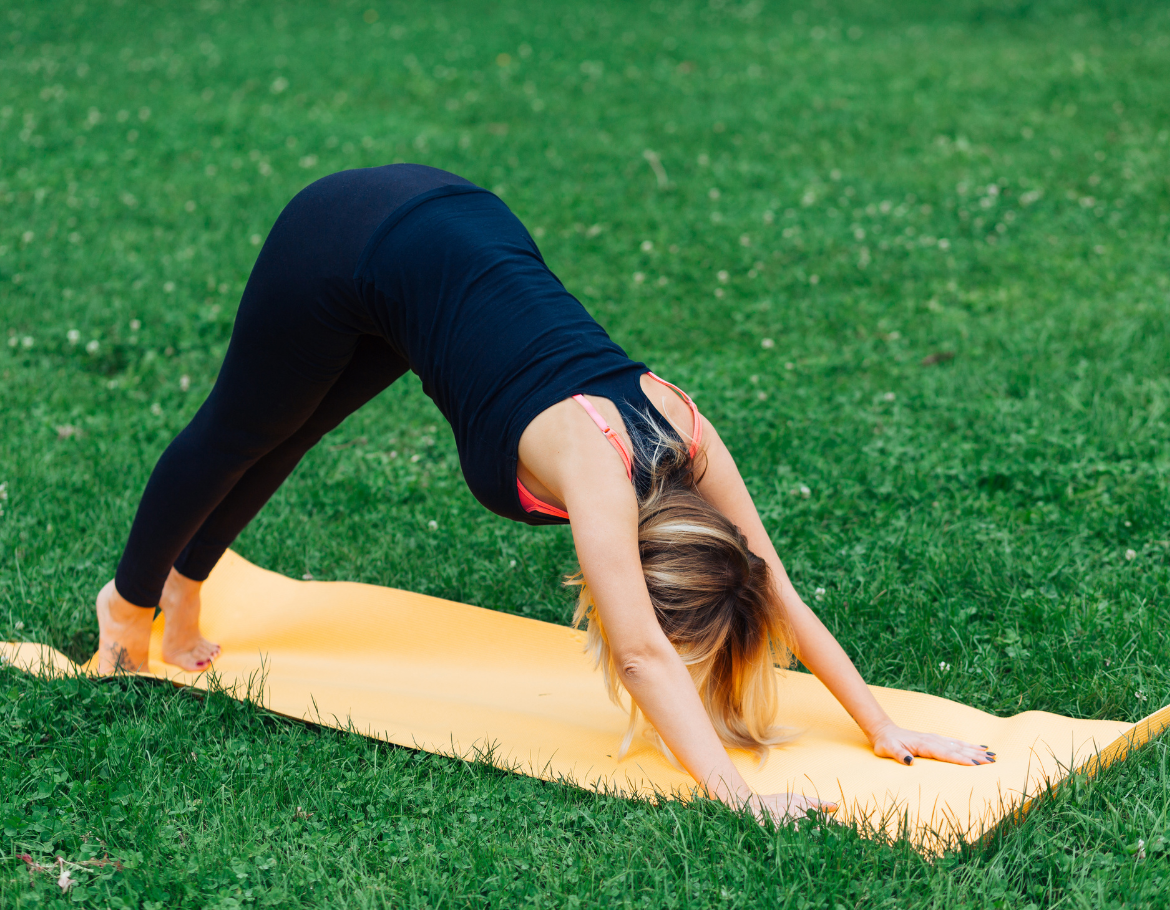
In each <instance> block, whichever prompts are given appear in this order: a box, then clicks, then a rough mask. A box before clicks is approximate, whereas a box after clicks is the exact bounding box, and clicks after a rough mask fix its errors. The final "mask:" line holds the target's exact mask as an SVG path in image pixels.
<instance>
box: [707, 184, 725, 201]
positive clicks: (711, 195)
mask: <svg viewBox="0 0 1170 910" xmlns="http://www.w3.org/2000/svg"><path fill="white" fill-rule="evenodd" d="M721 195H722V193H720V192H719V187H717V186H713V187H711V189H709V190H707V198H708V199H718V198H719V197H720V196H721Z"/></svg>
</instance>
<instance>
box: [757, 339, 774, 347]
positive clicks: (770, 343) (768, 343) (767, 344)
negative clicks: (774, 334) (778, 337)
mask: <svg viewBox="0 0 1170 910" xmlns="http://www.w3.org/2000/svg"><path fill="white" fill-rule="evenodd" d="M760 347H762V348H774V347H776V342H774V341H773V340H772V339H771V338H764V339H763V340H761V341H760Z"/></svg>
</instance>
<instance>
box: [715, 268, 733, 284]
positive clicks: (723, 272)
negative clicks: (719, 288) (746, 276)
mask: <svg viewBox="0 0 1170 910" xmlns="http://www.w3.org/2000/svg"><path fill="white" fill-rule="evenodd" d="M715 277H716V278H718V279H719V281H720V282H721V283H723V284H726V283H727V279H728V278H730V277H731V275H730V274H729V273H728V271H727V269H720V270H719V271H718V272H716V273H715Z"/></svg>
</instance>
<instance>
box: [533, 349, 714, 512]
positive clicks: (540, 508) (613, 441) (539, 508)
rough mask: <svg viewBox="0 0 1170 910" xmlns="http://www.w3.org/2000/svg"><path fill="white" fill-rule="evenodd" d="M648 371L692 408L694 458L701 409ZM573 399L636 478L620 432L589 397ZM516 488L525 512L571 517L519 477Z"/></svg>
mask: <svg viewBox="0 0 1170 910" xmlns="http://www.w3.org/2000/svg"><path fill="white" fill-rule="evenodd" d="M647 373H648V374H649V376H650V378H652V379H654V380H655V381H657V382H660V383H662V384H663V385H664V386H667V387H668V388H671V389H674V391H676V392H678V394H679V396H680V397H681V398H682V400H683V401H685V402H686V403H687V407H689V408H690V409H691V417H692V424H691V446H690V449H689V451H690V454H691V457H692V458H694V457H695V453H696V452H698V451H699V440H700V439H702V436H703V421H702V419H701V418H700V417H699V409H698V408H697V407H695V403H694V402H693V401H691V398H690V396H689V395H688V394H687V393H686V392H684V391H683V390H682V389H680V388H679V387H678V386H676V385H674V384H673V383H670V382H667V381H666V380H665V379H662V378H661V377H659V376H655V375H654V374H653V373H651V372H649V371H647ZM573 400H574V401H575V402H577V404H579V405H581V407H583V408H584V409H585V413H586V414H588V415H589V418H590V419H591V420H592V421H593V422H594V423H595V424H597V428H598V429H599V430H601V432H602V433H604V434H605V438H606V439H608V440H609V443H610V445H612V446H613V447H614V448H615V449H617V453H618V454H619V455H620V456H621V457H622V464H624V465H625V466H626V477H627V478H629V479H630V480H631V481H632V480H633V479H634V463H633V461H632V460H631V458H630V453H629V452H627V451H626V447H625V446H624V445H622V440H621V437H620V436H618V434H617V433H615V432H614V430H613V428H612V427H610V425H609V424H608V423H606V422H605V418H604V417H602V416H601V414H600V413H598V411H597V408H595V407H593V405H592V404H590V403H589V399H587V398H586V397H585V396H584V395H574V396H573ZM516 490H517V492H518V493H519V494H520V505H521V506H523V507H524V511H525V512H539V513H540V514H542V515H552V516H555V517H556V518H565V519H567V518H568V517H569V513H568V512H566V511H565V510H564V509H558V508H557V507H556V506H550V505H549V504H548V503H547V502H541V501H540V500H539V499H537V498H536V497H535V496H533V495H532V494H531V493H530V492H528V488H527V487H525V486H524V484H522V483H521V482H520V478H519V477H517V478H516Z"/></svg>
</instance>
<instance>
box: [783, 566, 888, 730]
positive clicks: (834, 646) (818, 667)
mask: <svg viewBox="0 0 1170 910" xmlns="http://www.w3.org/2000/svg"><path fill="white" fill-rule="evenodd" d="M777 563H779V558H777ZM773 574H774V575H777V576H778V578H777V587H778V588H779V589H780V597H781V600H782V601H783V603H784V607H785V610H786V612H787V613H788V620H789V622H790V623H791V624H792V631H793V634H794V636H795V638H796V641H795V642H794V644H795V647H796V658H797V659H798V660H799V661H800V662H801V663H802V664H804V665H805V666H806V667H808V669H809V670H810V671H811V672H812V673H813V675H814V676H816V678H817V679H819V680H820V681H821V682H822V683H824V684H825V688H827V689H828V690H829V691H830V692H832V693H833V696H834V697H835V698H836V699H837V701H839V702H840V703H841V704H842V706H843V707H844V708H845V710H846V711H848V712H849V714H850V716H851V717H852V718H853V719H854V720H855V721H856V722H857V725H858V726H859V727H861V729H862V732H864V733H865V735H866V736H867V737H868V738H869V739H870V741H871V742H872V741H873V740H874V739H875V737H876V734H877V733H878V732H879V731H880V730H881V729H882V728H884V727H886V726H888V725H889V724H890V723H892V721H891V720H890V716H889V715H888V714H887V713H886V712H885V710H884V709H883V708H882V706H881V705H879V704H878V703H877V699H875V698H874V697H873V693H872V692H871V691H870V690H869V686H867V685H866V684H865V680H863V679H862V678H861V674H860V673H859V672H857V668H856V667H855V666H854V665H853V661H852V660H850V659H849V655H848V654H846V653H845V649H844V648H842V647H841V645H840V644H839V643H838V641H837V639H836V638H835V637H834V636H833V633H832V632H830V631H829V630H828V629H826V628H825V625H824V623H822V622H821V620H820V618H819V617H818V616H817V615H816V614H815V613H813V611H812V610H810V609H809V608H808V606H807V605H806V604H805V603H804V601H803V600H801V599H800V596H799V595H798V594H797V593H796V589H795V588H793V586H792V582H791V581H789V579H788V575H787V573H785V572H784V569H783V567H782V566H781V567H780V571H779V572H778V573H777V572H775V570H774V571H773Z"/></svg>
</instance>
